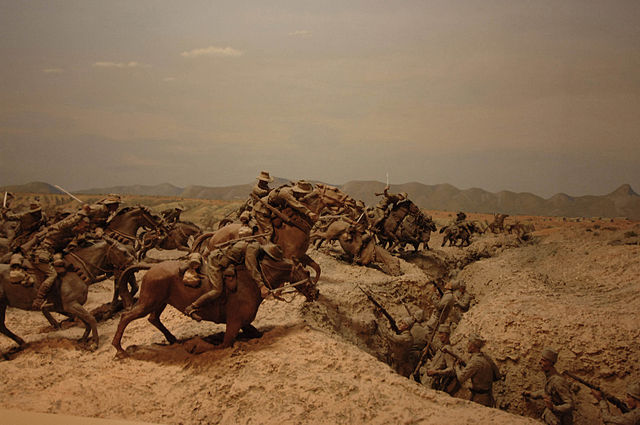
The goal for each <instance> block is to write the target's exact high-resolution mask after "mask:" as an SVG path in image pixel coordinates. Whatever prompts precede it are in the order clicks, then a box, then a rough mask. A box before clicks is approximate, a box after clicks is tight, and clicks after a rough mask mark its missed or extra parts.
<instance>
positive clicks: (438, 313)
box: [427, 281, 457, 333]
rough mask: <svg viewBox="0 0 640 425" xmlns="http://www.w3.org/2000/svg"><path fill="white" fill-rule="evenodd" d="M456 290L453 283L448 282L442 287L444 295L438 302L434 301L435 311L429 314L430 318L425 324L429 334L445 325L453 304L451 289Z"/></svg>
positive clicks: (453, 298)
mask: <svg viewBox="0 0 640 425" xmlns="http://www.w3.org/2000/svg"><path fill="white" fill-rule="evenodd" d="M455 288H457V285H456V284H454V283H453V282H451V281H449V282H447V283H446V284H445V285H444V293H443V294H442V297H441V298H440V300H438V301H435V300H434V307H435V309H434V310H433V312H432V313H431V317H430V318H429V321H428V322H427V327H428V328H429V333H433V331H435V330H436V329H437V328H438V326H439V325H441V324H442V323H446V322H447V320H448V318H449V314H450V313H451V310H452V308H453V306H454V303H455V301H456V300H455V297H454V295H453V289H455Z"/></svg>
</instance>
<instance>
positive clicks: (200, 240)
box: [191, 232, 215, 252]
mask: <svg viewBox="0 0 640 425" xmlns="http://www.w3.org/2000/svg"><path fill="white" fill-rule="evenodd" d="M214 233H215V232H206V233H203V234H201V235H200V236H198V237H197V238H196V240H194V241H193V244H192V245H191V252H200V248H202V244H203V243H204V241H205V240H207V239H209V238H211V237H212V236H213V234H214Z"/></svg>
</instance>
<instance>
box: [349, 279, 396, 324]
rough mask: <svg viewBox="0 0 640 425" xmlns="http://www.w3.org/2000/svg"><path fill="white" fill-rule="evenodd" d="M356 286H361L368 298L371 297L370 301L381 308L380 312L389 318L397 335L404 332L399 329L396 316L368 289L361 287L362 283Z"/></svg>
mask: <svg viewBox="0 0 640 425" xmlns="http://www.w3.org/2000/svg"><path fill="white" fill-rule="evenodd" d="M356 286H357V287H358V288H360V290H361V291H362V292H364V294H365V295H366V296H367V298H369V301H371V302H372V303H373V305H375V306H376V307H377V308H378V310H380V312H381V313H382V314H384V317H386V318H387V320H388V321H389V324H390V325H391V329H393V331H394V332H395V333H396V334H397V335H400V334H401V333H402V332H400V329H398V325H397V324H396V321H395V320H394V318H393V317H392V316H391V315H390V314H389V312H388V311H387V310H386V309H385V308H384V307H382V305H380V303H379V302H378V301H377V300H376V299H375V298H373V295H371V294H370V293H368V292H367V291H365V290H364V289H362V287H361V286H360V285H358V284H356Z"/></svg>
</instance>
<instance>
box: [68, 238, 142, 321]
mask: <svg viewBox="0 0 640 425" xmlns="http://www.w3.org/2000/svg"><path fill="white" fill-rule="evenodd" d="M135 260H136V259H135V253H134V251H133V246H131V245H125V244H122V243H120V242H118V241H116V240H115V239H112V238H110V237H108V236H105V237H104V239H102V240H98V241H96V242H95V243H92V244H90V245H88V246H84V247H78V248H75V249H73V250H71V251H69V252H68V253H67V254H65V255H64V262H65V265H66V267H67V268H72V269H73V270H74V271H75V272H76V273H77V274H78V276H80V278H81V279H82V280H84V282H85V283H86V284H87V285H90V284H92V283H95V282H98V281H99V280H102V279H103V278H108V277H111V276H113V278H114V279H113V280H114V288H113V300H112V302H111V307H112V309H115V307H116V302H117V300H118V295H119V290H118V287H117V285H116V283H115V282H117V280H118V277H119V276H120V273H122V271H123V270H124V269H126V268H127V267H129V266H130V265H132V264H133V263H134V262H135ZM129 286H130V287H131V292H130V293H128V296H123V297H122V298H123V302H124V303H125V306H127V307H130V306H131V304H132V301H131V298H130V296H133V295H134V294H135V293H136V292H137V290H138V284H137V283H136V280H135V278H131V279H129Z"/></svg>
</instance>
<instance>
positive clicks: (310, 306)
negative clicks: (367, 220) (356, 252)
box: [302, 237, 535, 377]
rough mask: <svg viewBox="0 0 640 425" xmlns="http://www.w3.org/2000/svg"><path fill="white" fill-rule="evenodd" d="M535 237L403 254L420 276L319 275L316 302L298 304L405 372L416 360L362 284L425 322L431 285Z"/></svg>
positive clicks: (312, 320)
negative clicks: (372, 279)
mask: <svg viewBox="0 0 640 425" xmlns="http://www.w3.org/2000/svg"><path fill="white" fill-rule="evenodd" d="M534 242H535V241H523V240H519V239H517V238H514V237H502V238H494V239H492V240H490V241H487V242H485V243H483V244H478V245H477V246H474V245H473V244H472V245H471V246H469V247H465V248H464V249H458V248H456V249H448V250H446V249H445V250H438V249H434V250H429V251H418V252H408V253H406V254H404V255H402V256H401V258H402V260H404V261H406V262H407V263H410V264H413V265H415V266H417V267H418V268H419V269H420V270H421V271H422V272H423V277H422V278H421V279H420V278H418V279H416V275H415V274H412V275H410V276H407V275H403V276H399V277H396V278H391V277H390V278H389V279H387V280H384V281H380V282H375V283H374V284H372V283H370V282H369V283H364V282H357V281H355V280H354V281H340V280H336V279H331V278H326V277H325V278H321V279H320V282H319V289H320V297H319V299H318V300H317V301H316V302H313V303H305V304H304V305H303V306H302V316H303V318H304V320H305V322H306V323H307V324H309V325H310V326H313V327H315V328H318V329H321V330H323V331H324V332H327V333H329V334H332V335H334V336H337V337H339V338H341V339H343V340H345V341H347V342H349V343H351V344H353V345H355V346H356V347H358V348H359V349H361V350H362V351H364V352H366V353H368V354H370V355H372V356H374V357H375V358H377V359H378V360H380V361H381V362H384V363H386V364H387V365H389V366H390V367H391V368H392V369H394V370H395V371H396V372H397V373H399V374H401V375H403V376H407V377H408V376H409V374H410V373H411V371H413V369H414V367H415V363H417V361H416V360H415V354H414V360H413V361H412V360H410V359H411V358H412V357H411V354H410V351H411V349H410V347H409V346H408V345H407V344H406V343H405V344H403V343H402V342H398V338H397V334H396V333H395V332H394V331H393V330H392V329H391V325H390V320H389V319H388V318H387V317H385V315H384V314H383V313H382V311H381V309H380V308H378V307H376V306H375V304H374V303H373V302H372V301H371V300H370V299H369V298H368V297H367V296H366V295H365V293H364V292H363V291H362V289H364V290H365V291H366V292H368V293H369V294H370V295H372V296H373V298H374V299H375V300H376V301H377V302H378V303H379V304H380V305H381V306H382V307H383V308H384V309H385V310H387V312H388V313H389V314H390V316H391V317H392V318H394V319H395V321H396V322H398V321H399V320H400V319H402V318H405V317H408V316H409V314H411V315H412V316H415V315H416V314H415V313H419V312H420V310H422V312H423V316H422V317H423V320H422V321H421V322H422V324H423V325H424V324H425V323H426V321H427V320H428V319H429V316H430V315H431V313H432V312H433V310H434V304H433V300H432V296H431V294H432V293H433V292H432V291H433V290H434V285H435V286H438V287H439V288H443V287H444V283H445V282H446V281H447V280H454V281H455V280H456V276H457V274H458V273H459V272H460V271H461V270H462V269H464V268H465V267H467V266H468V265H470V264H472V263H474V262H476V261H480V260H482V259H485V258H490V257H494V256H497V255H499V254H500V253H501V252H503V251H504V250H505V249H512V248H517V247H519V246H522V245H523V244H528V243H534ZM414 350H415V348H414Z"/></svg>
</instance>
